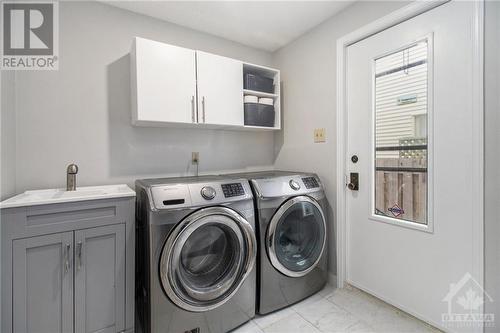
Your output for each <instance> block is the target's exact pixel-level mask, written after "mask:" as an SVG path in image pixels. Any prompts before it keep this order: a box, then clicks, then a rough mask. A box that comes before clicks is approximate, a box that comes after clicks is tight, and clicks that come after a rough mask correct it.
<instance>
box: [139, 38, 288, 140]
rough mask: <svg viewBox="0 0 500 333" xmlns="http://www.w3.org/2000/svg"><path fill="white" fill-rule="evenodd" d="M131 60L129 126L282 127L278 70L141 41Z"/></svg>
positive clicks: (247, 128)
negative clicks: (130, 117)
mask: <svg viewBox="0 0 500 333" xmlns="http://www.w3.org/2000/svg"><path fill="white" fill-rule="evenodd" d="M130 58H131V88H132V90H131V103H132V124H133V125H136V126H156V127H158V126H176V127H194V128H196V127H200V128H222V129H235V130H279V129H281V112H280V72H279V70H277V69H273V68H268V67H263V66H259V65H254V64H248V63H244V62H242V61H240V60H236V59H231V58H226V57H223V56H219V55H215V54H211V53H207V52H203V51H195V50H191V49H186V48H182V47H178V46H173V45H168V44H164V43H160V42H155V41H152V40H148V39H144V38H139V37H136V38H135V39H134V43H133V45H132V50H131V51H130ZM249 75H250V76H251V77H249ZM245 80H246V81H245ZM244 82H245V83H244Z"/></svg>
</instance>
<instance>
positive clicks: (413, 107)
mask: <svg viewBox="0 0 500 333" xmlns="http://www.w3.org/2000/svg"><path fill="white" fill-rule="evenodd" d="M428 54H429V40H428V39H425V40H422V41H419V42H417V43H414V44H411V45H409V46H406V47H404V48H402V49H400V50H397V51H394V52H392V53H390V54H387V55H384V56H382V57H379V58H376V59H375V66H374V69H375V73H374V77H375V89H374V91H375V92H374V94H375V96H374V97H375V101H374V107H375V172H374V175H375V179H374V182H373V183H374V185H375V186H374V203H373V204H374V206H373V207H374V214H375V215H377V216H382V217H386V218H389V220H394V219H397V220H404V221H409V222H413V223H418V224H424V225H425V224H427V223H428V221H427V202H428V194H427V192H428V172H427V171H428V149H427V144H428V131H427V128H428V105H429V94H428V90H429V89H428V88H429V75H428V71H429V66H428V63H429V58H428Z"/></svg>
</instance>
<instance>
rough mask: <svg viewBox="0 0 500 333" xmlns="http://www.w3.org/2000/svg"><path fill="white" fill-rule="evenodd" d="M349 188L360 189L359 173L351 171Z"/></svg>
mask: <svg viewBox="0 0 500 333" xmlns="http://www.w3.org/2000/svg"><path fill="white" fill-rule="evenodd" d="M347 188H348V189H350V190H351V191H359V173H357V172H351V175H350V177H349V184H347Z"/></svg>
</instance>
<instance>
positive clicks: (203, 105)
mask: <svg viewBox="0 0 500 333" xmlns="http://www.w3.org/2000/svg"><path fill="white" fill-rule="evenodd" d="M201 110H202V111H203V122H205V96H203V97H202V99H201Z"/></svg>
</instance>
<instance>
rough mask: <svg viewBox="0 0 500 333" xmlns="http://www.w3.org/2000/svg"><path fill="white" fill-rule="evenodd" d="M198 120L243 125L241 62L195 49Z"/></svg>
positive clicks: (208, 122)
mask: <svg viewBox="0 0 500 333" xmlns="http://www.w3.org/2000/svg"><path fill="white" fill-rule="evenodd" d="M196 64H197V72H198V122H199V123H207V124H220V125H238V126H243V63H242V62H241V61H238V60H235V59H230V58H225V57H221V56H218V55H215V54H210V53H205V52H201V51H197V52H196Z"/></svg>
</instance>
